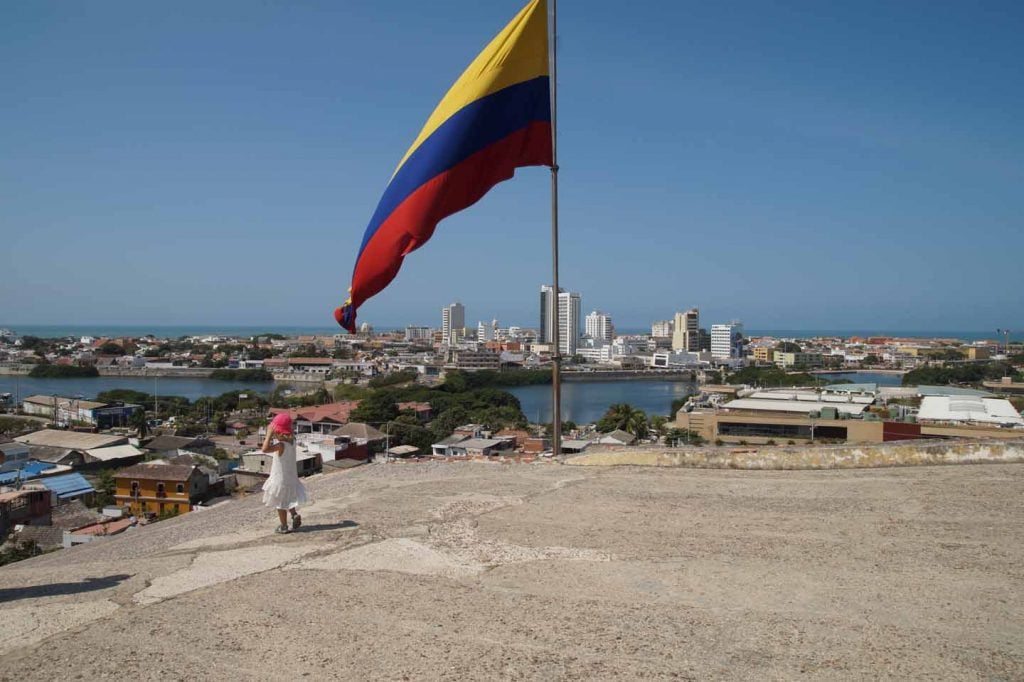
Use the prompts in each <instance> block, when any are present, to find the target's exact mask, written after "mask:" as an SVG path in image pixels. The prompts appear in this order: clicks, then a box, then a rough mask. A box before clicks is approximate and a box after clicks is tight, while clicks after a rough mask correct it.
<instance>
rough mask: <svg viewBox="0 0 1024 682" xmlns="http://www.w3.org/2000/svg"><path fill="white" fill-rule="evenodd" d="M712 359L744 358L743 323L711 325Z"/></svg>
mask: <svg viewBox="0 0 1024 682" xmlns="http://www.w3.org/2000/svg"><path fill="white" fill-rule="evenodd" d="M711 357H713V358H716V359H719V360H728V359H729V358H739V357H743V323H742V322H739V321H738V320H733V321H732V322H730V323H729V324H713V325H711Z"/></svg>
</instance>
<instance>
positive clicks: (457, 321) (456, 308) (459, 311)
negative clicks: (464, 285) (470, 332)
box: [441, 301, 466, 346]
mask: <svg viewBox="0 0 1024 682" xmlns="http://www.w3.org/2000/svg"><path fill="white" fill-rule="evenodd" d="M465 328H466V306H464V305H462V304H461V303H459V302H458V301H456V302H455V303H449V304H448V305H446V306H445V307H443V308H441V343H443V344H444V345H446V346H450V345H452V344H454V343H456V342H458V340H459V339H460V338H461V337H462V335H463V334H464V333H465Z"/></svg>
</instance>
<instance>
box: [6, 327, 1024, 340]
mask: <svg viewBox="0 0 1024 682" xmlns="http://www.w3.org/2000/svg"><path fill="white" fill-rule="evenodd" d="M0 329H8V330H10V331H12V332H14V333H16V334H18V335H19V336H39V337H42V338H63V337H81V336H93V337H121V336H127V337H142V336H147V335H150V334H152V335H153V336H155V337H157V338H161V339H177V338H181V337H183V336H232V337H246V338H247V337H251V336H255V335H257V334H283V335H285V336H299V335H333V334H345V333H347V332H345V331H344V330H342V329H341V328H340V327H338V326H334V325H237V324H236V325H231V324H224V325H216V324H196V325H160V324H76V325H47V324H4V323H0ZM403 329H405V326H404V325H403V326H400V327H396V326H390V327H385V326H382V327H377V328H375V331H378V332H386V331H401V330H403ZM650 331H651V329H650V327H623V328H621V329H617V330H616V332H617V333H618V334H650ZM746 335H747V336H748V337H753V336H772V337H775V338H783V339H790V338H792V339H808V338H814V337H842V338H849V337H851V336H863V337H869V336H889V337H899V338H917V339H958V340H960V341H967V342H971V341H985V340H990V341H998V342H1000V343H1002V342H1003V341H1005V339H1004V338H1002V337H1001V336H1000V335H999V334H997V333H996V332H995V330H993V331H987V332H983V331H977V330H975V331H970V330H903V329H756V328H752V329H748V330H746ZM1011 340H1012V338H1011Z"/></svg>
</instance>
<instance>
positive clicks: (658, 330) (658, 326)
mask: <svg viewBox="0 0 1024 682" xmlns="http://www.w3.org/2000/svg"><path fill="white" fill-rule="evenodd" d="M674 328H675V323H674V322H673V321H672V320H658V321H657V322H655V323H654V324H652V325H651V336H653V337H654V338H656V339H668V338H672V330H673V329H674Z"/></svg>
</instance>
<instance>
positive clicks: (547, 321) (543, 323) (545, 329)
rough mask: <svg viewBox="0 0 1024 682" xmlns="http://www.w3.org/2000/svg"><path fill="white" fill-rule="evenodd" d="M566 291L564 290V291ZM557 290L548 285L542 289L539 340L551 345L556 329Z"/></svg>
mask: <svg viewBox="0 0 1024 682" xmlns="http://www.w3.org/2000/svg"><path fill="white" fill-rule="evenodd" d="M563 291H564V289H563ZM555 308H556V306H555V288H554V287H552V286H548V285H547V284H545V285H543V286H541V288H540V331H539V332H538V334H537V340H538V341H540V342H541V343H551V341H552V338H553V330H554V328H555Z"/></svg>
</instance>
